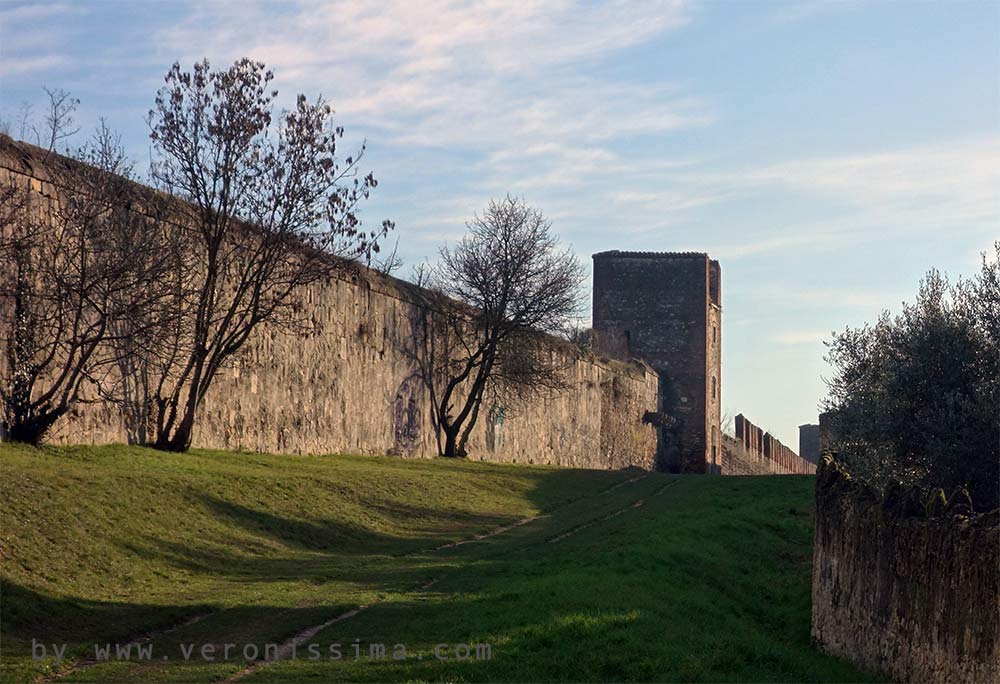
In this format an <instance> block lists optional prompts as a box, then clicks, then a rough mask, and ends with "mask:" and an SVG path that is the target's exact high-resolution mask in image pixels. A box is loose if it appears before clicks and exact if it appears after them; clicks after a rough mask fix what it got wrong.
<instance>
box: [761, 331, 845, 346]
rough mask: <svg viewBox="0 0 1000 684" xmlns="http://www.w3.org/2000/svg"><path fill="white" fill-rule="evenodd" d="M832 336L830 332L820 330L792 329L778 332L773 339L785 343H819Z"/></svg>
mask: <svg viewBox="0 0 1000 684" xmlns="http://www.w3.org/2000/svg"><path fill="white" fill-rule="evenodd" d="M830 337H831V333H830V332H823V331H818V330H790V331H787V332H782V333H778V334H776V335H772V336H771V341H772V342H776V343H778V344H783V345H800V344H809V345H817V344H820V343H822V342H823V340H828V339H830Z"/></svg>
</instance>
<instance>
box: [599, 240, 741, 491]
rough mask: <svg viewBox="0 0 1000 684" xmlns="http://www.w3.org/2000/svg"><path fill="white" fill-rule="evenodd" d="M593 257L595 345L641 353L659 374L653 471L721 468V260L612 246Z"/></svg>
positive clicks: (611, 352) (615, 353)
mask: <svg viewBox="0 0 1000 684" xmlns="http://www.w3.org/2000/svg"><path fill="white" fill-rule="evenodd" d="M593 258H594V310H593V325H594V338H595V347H596V349H597V350H598V351H599V352H601V353H604V354H607V355H609V356H615V357H619V358H625V357H637V358H640V359H642V360H643V361H645V362H646V363H648V364H649V365H650V366H652V367H653V369H654V370H656V371H657V373H658V374H659V376H660V380H659V387H660V391H659V395H660V398H659V403H660V406H659V410H660V413H661V414H665V415H664V416H663V417H662V418H661V421H660V422H661V423H662V425H661V427H660V429H659V433H660V434H659V447H658V449H657V467H658V469H660V470H665V471H669V472H686V473H710V472H719V464H720V463H721V458H722V455H721V452H722V444H721V436H720V434H719V429H720V423H721V406H722V272H721V269H720V267H719V262H718V261H715V260H712V259H709V257H708V255H707V254H701V253H693V252H619V251H611V252H600V253H598V254H595V255H594V256H593Z"/></svg>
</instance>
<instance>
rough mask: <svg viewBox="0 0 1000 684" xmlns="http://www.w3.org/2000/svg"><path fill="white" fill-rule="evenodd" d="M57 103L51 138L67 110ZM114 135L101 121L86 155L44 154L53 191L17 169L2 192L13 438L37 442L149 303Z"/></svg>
mask: <svg viewBox="0 0 1000 684" xmlns="http://www.w3.org/2000/svg"><path fill="white" fill-rule="evenodd" d="M54 111H56V118H54V119H53V118H50V120H49V125H50V126H51V127H52V128H53V129H54V130H55V132H54V133H51V134H50V135H49V137H48V140H49V141H50V142H51V144H53V145H54V144H55V142H57V141H58V140H60V139H62V136H61V133H60V131H62V130H64V129H63V128H62V127H61V125H60V119H59V114H58V112H59V111H65V110H54ZM112 141H113V138H112V137H111V136H110V135H109V134H108V133H107V131H106V129H102V131H101V132H99V133H98V136H97V137H96V138H95V139H94V141H93V142H92V143H91V144H89V145H87V146H85V147H84V148H81V149H80V150H79V151H78V152H77V157H78V158H79V160H80V162H83V163H79V162H77V161H74V160H71V159H67V158H65V157H58V156H55V155H53V156H52V157H51V158H50V161H49V163H48V164H47V165H46V169H47V171H48V174H49V180H50V181H51V183H52V185H53V187H55V188H56V194H57V195H58V198H55V199H49V198H46V197H42V196H41V195H39V194H37V193H34V192H32V191H31V190H30V188H29V187H28V186H27V184H24V183H23V182H21V181H18V180H17V179H16V178H13V177H12V178H10V179H9V185H8V186H7V187H5V189H4V191H3V193H2V196H0V232H2V235H3V237H2V239H0V330H2V331H3V332H2V336H3V339H2V343H3V346H4V354H3V360H2V363H0V402H2V408H3V431H4V432H5V433H6V435H7V437H8V438H9V439H12V440H15V441H22V442H28V443H32V444H37V443H39V442H40V441H41V440H42V439H43V437H44V436H45V434H46V432H47V431H48V430H49V429H50V428H51V427H52V425H53V424H54V423H55V422H56V420H58V419H59V417H60V416H62V415H64V414H65V413H66V412H67V411H69V409H70V408H71V407H72V406H73V405H74V404H75V403H77V402H78V401H80V400H81V388H82V387H83V386H84V384H85V383H87V382H88V381H92V382H96V381H98V379H99V378H100V377H101V376H102V375H103V374H104V373H105V372H107V370H109V369H110V367H111V366H112V365H113V364H114V360H115V359H114V355H113V353H111V347H110V346H109V345H108V343H109V342H110V341H112V340H113V338H114V336H115V329H114V324H113V322H114V321H115V320H117V319H118V318H120V317H121V316H122V315H124V314H125V312H126V311H127V310H128V309H137V308H142V307H144V306H145V301H144V300H143V299H142V297H141V293H142V289H141V287H140V285H141V284H142V282H143V281H144V279H145V278H146V274H145V273H144V272H143V271H142V270H141V269H140V268H138V267H137V264H142V263H144V260H143V259H141V258H137V245H138V244H139V242H140V241H139V240H137V239H136V236H137V235H138V234H139V233H141V232H142V226H141V222H140V221H139V217H138V215H137V214H135V213H134V212H132V211H131V205H132V202H133V200H134V197H135V196H134V194H133V193H134V188H135V186H134V184H133V183H131V182H130V181H129V179H128V177H129V174H130V168H129V166H128V162H127V160H126V159H125V157H124V154H123V153H122V152H121V149H120V148H115V147H114V146H113V145H112ZM50 151H51V150H50Z"/></svg>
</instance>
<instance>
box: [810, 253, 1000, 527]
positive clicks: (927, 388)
mask: <svg viewBox="0 0 1000 684" xmlns="http://www.w3.org/2000/svg"><path fill="white" fill-rule="evenodd" d="M998 258H1000V244H997V246H996V254H995V258H994V259H992V260H991V259H987V258H986V257H985V255H984V258H983V264H982V268H981V270H980V272H979V273H978V274H977V275H976V276H974V277H972V278H970V279H967V280H961V281H959V282H958V283H957V284H950V283H949V282H948V280H947V279H946V278H945V277H944V276H943V275H942V274H940V273H939V272H937V271H931V272H929V273H928V274H927V276H926V278H925V279H924V280H923V282H922V283H921V285H920V289H919V291H918V293H917V297H916V300H915V301H914V302H913V303H909V304H904V305H903V308H902V312H901V313H900V314H898V315H896V316H891V315H890V314H889V313H887V312H886V313H883V314H882V316H881V317H880V318H879V320H878V321H877V322H876V323H875V324H874V325H865V326H863V327H861V328H857V329H847V330H845V331H844V332H842V333H839V334H837V335H835V336H834V338H833V340H832V341H831V342H830V343H829V345H828V346H829V354H828V361H829V362H830V363H831V365H832V366H833V368H834V374H833V377H832V378H831V380H829V381H828V385H829V396H828V397H827V399H826V400H825V406H824V409H826V410H827V411H828V412H829V414H828V416H827V417H826V421H827V424H828V426H829V428H830V437H831V438H832V444H830V446H831V448H832V449H833V450H835V451H837V452H838V453H839V456H840V458H842V459H843V460H845V461H846V462H847V463H848V464H849V466H850V467H851V469H852V471H854V472H855V473H856V474H857V475H858V476H860V477H862V478H864V479H866V480H868V481H870V482H872V483H873V484H875V485H877V486H881V487H885V486H886V485H888V484H889V483H890V482H901V483H904V484H908V485H914V486H917V487H924V488H936V487H943V488H945V489H946V490H948V489H954V488H958V487H964V488H966V489H968V490H969V493H970V494H971V496H972V499H973V502H974V503H975V505H976V507H977V508H987V509H990V508H996V507H997V506H998V505H1000V263H998Z"/></svg>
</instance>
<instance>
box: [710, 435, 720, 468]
mask: <svg viewBox="0 0 1000 684" xmlns="http://www.w3.org/2000/svg"><path fill="white" fill-rule="evenodd" d="M718 434H719V428H717V427H716V426H715V425H713V426H712V468H713V470H714V469H715V468H716V467H717V466H718V463H719V443H718V439H719V438H718Z"/></svg>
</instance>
